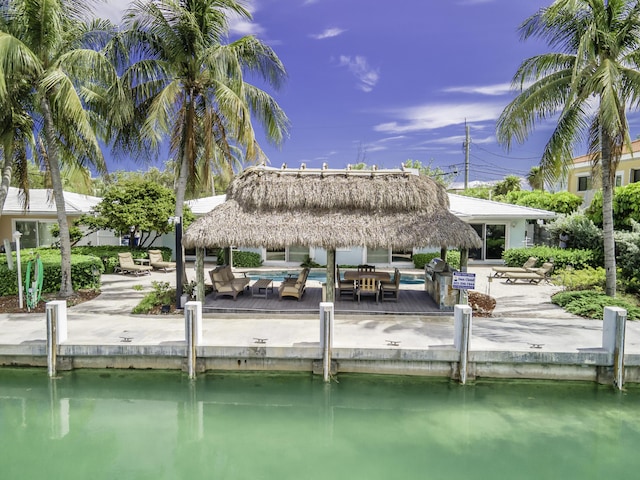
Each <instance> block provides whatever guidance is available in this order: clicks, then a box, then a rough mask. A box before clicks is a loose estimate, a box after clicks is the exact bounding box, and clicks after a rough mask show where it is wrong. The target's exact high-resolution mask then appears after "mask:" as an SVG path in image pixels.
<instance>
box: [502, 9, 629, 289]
mask: <svg viewBox="0 0 640 480" xmlns="http://www.w3.org/2000/svg"><path fill="white" fill-rule="evenodd" d="M520 31H521V34H522V38H523V39H527V38H530V37H538V38H541V39H543V40H546V41H547V43H548V44H549V45H550V46H551V47H556V48H558V49H559V51H558V52H553V53H547V54H543V55H539V56H535V57H532V58H530V59H528V60H525V61H524V62H523V63H522V65H521V66H520V67H519V69H518V71H517V72H516V74H515V76H514V81H513V82H514V85H516V86H517V87H519V89H520V91H521V93H520V94H519V95H518V96H517V97H516V98H515V99H514V100H513V101H512V102H511V103H510V104H509V105H508V106H507V107H506V108H505V110H504V111H503V112H502V114H501V116H500V118H499V120H498V124H497V134H498V139H499V140H500V141H501V142H503V143H504V144H505V145H506V146H507V147H509V146H510V145H511V141H512V140H513V139H516V140H517V141H519V142H523V141H524V140H525V139H526V138H527V136H528V134H529V133H530V131H531V129H532V128H533V125H534V123H535V121H536V120H543V119H547V118H549V117H551V116H553V115H556V114H558V119H557V125H556V127H555V129H554V131H553V133H552V135H551V138H550V139H549V141H548V143H547V145H546V146H545V149H544V152H543V154H542V158H541V162H540V166H541V167H542V168H543V169H544V172H545V175H548V180H551V181H552V180H554V178H552V177H553V173H554V172H561V173H566V171H567V168H568V165H569V164H570V162H571V158H572V157H573V150H574V148H575V147H577V146H580V145H581V143H582V142H584V141H585V140H586V141H587V143H588V149H589V153H590V155H591V159H592V162H593V164H594V166H599V167H600V171H601V174H602V197H603V207H602V213H603V234H604V256H605V270H606V293H607V295H610V296H615V293H616V261H615V251H614V238H613V209H612V198H613V185H615V183H614V175H615V171H616V166H617V164H618V161H619V159H620V154H621V151H622V148H623V147H624V146H627V147H629V149H630V144H631V139H630V136H629V125H628V122H627V117H626V109H627V108H628V107H631V108H637V107H638V102H639V99H640V73H639V71H638V69H639V67H640V1H638V0H633V1H631V0H556V1H555V2H554V3H553V4H552V5H551V6H549V7H547V8H543V9H540V10H539V11H538V12H537V13H535V14H534V15H533V16H531V17H530V18H528V19H527V20H525V22H524V23H523V24H522V26H521V27H520Z"/></svg>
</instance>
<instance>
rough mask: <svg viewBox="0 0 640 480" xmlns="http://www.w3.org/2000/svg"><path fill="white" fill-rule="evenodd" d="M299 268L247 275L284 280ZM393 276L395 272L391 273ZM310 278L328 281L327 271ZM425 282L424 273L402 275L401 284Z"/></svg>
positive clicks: (295, 273) (296, 273)
mask: <svg viewBox="0 0 640 480" xmlns="http://www.w3.org/2000/svg"><path fill="white" fill-rule="evenodd" d="M298 273H299V270H289V271H281V272H269V271H266V272H247V275H248V276H249V278H251V279H252V280H257V279H258V278H270V279H271V280H273V281H274V282H282V280H284V278H285V277H286V276H287V275H288V274H292V275H298ZM391 277H392V278H393V274H391ZM307 279H308V280H315V281H318V282H320V283H326V281H327V275H326V273H323V272H314V271H311V272H310V273H309V276H308V277H307ZM423 283H424V276H423V275H420V276H418V275H406V274H403V275H400V284H401V285H419V284H423Z"/></svg>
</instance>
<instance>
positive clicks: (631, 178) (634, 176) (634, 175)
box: [629, 168, 640, 183]
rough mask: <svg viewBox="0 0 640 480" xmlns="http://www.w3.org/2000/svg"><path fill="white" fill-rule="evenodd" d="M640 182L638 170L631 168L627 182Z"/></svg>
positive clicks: (639, 171)
mask: <svg viewBox="0 0 640 480" xmlns="http://www.w3.org/2000/svg"><path fill="white" fill-rule="evenodd" d="M636 182H640V170H636V169H633V168H632V169H631V172H630V174H629V183H636Z"/></svg>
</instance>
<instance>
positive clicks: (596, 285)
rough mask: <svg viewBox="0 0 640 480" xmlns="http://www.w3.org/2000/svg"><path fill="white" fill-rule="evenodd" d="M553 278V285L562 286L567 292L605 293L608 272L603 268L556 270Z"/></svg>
mask: <svg viewBox="0 0 640 480" xmlns="http://www.w3.org/2000/svg"><path fill="white" fill-rule="evenodd" d="M553 276H554V280H553V283H554V284H556V285H562V286H563V287H564V288H566V289H567V290H593V291H595V292H603V291H604V289H605V285H606V272H605V270H604V268H602V267H597V268H592V267H587V268H583V269H582V270H575V269H561V270H554V273H553Z"/></svg>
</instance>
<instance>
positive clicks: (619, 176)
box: [615, 173, 622, 187]
mask: <svg viewBox="0 0 640 480" xmlns="http://www.w3.org/2000/svg"><path fill="white" fill-rule="evenodd" d="M615 186H616V187H621V186H622V173H616V181H615Z"/></svg>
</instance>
